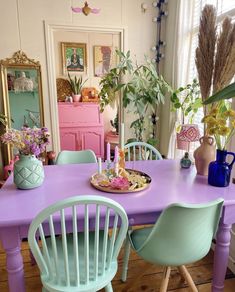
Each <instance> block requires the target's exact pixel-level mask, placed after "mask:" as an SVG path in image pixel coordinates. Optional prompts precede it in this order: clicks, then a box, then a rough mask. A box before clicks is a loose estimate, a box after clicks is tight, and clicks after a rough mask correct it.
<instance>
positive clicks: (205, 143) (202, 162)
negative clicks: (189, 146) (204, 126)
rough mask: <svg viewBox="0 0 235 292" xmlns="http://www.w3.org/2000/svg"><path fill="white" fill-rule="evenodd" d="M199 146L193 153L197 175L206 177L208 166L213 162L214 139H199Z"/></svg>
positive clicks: (204, 137) (207, 137) (206, 137)
mask: <svg viewBox="0 0 235 292" xmlns="http://www.w3.org/2000/svg"><path fill="white" fill-rule="evenodd" d="M199 142H200V144H201V145H200V146H199V147H198V148H197V149H196V150H195V151H194V155H193V156H194V158H195V166H196V169H197V174H200V175H208V166H209V164H210V162H211V161H213V160H215V145H214V138H212V137H209V136H203V137H201V138H200V139H199Z"/></svg>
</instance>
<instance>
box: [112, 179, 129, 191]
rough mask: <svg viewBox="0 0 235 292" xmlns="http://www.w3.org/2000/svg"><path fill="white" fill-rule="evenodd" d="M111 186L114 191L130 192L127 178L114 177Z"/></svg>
mask: <svg viewBox="0 0 235 292" xmlns="http://www.w3.org/2000/svg"><path fill="white" fill-rule="evenodd" d="M110 186H111V187H112V188H113V189H118V190H128V189H129V181H128V179H127V178H126V177H114V178H113V179H112V180H111V182H110Z"/></svg>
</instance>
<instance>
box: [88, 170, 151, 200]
mask: <svg viewBox="0 0 235 292" xmlns="http://www.w3.org/2000/svg"><path fill="white" fill-rule="evenodd" d="M125 170H126V171H127V172H129V173H130V174H132V173H134V174H139V175H141V176H144V177H145V179H146V183H145V185H143V186H142V187H140V188H136V189H134V190H119V189H113V188H111V187H103V186H100V185H98V184H97V183H96V182H95V181H94V176H95V175H96V173H95V174H93V175H92V177H91V179H90V183H91V185H92V186H93V187H94V188H96V189H97V190H100V191H103V192H107V193H118V194H125V193H136V192H140V191H143V190H145V189H147V188H148V187H149V185H150V183H151V180H152V179H151V177H150V176H149V175H148V174H146V173H144V172H142V171H139V170H134V169H125Z"/></svg>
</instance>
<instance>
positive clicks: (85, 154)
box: [56, 150, 97, 164]
mask: <svg viewBox="0 0 235 292" xmlns="http://www.w3.org/2000/svg"><path fill="white" fill-rule="evenodd" d="M93 162H97V159H96V156H95V153H94V152H93V151H92V150H81V151H68V150H63V151H61V152H60V153H59V154H58V156H57V159H56V164H75V163H93Z"/></svg>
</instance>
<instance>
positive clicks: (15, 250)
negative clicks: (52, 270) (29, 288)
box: [0, 227, 25, 292]
mask: <svg viewBox="0 0 235 292" xmlns="http://www.w3.org/2000/svg"><path fill="white" fill-rule="evenodd" d="M0 235H1V241H2V245H3V248H4V249H5V252H6V256H7V260H6V266H7V272H8V285H9V292H25V285H24V265H23V258H22V255H21V252H20V250H21V240H20V235H19V230H18V228H17V227H9V228H1V229H0Z"/></svg>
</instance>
